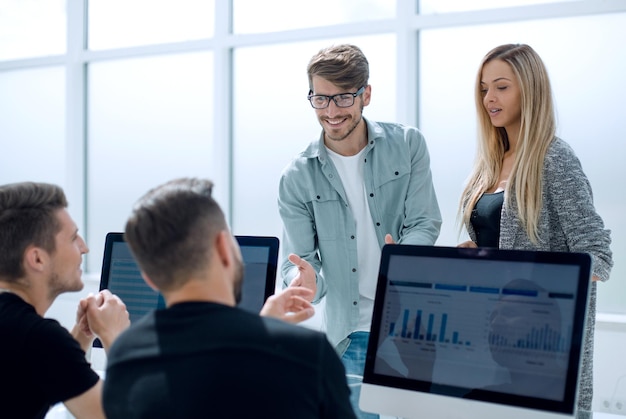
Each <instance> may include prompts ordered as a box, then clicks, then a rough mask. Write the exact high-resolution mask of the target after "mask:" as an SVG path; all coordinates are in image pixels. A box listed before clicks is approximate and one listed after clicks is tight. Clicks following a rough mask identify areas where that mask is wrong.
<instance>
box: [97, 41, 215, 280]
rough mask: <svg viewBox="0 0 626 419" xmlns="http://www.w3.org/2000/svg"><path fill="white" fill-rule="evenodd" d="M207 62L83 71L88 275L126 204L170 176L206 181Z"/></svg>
mask: <svg viewBox="0 0 626 419" xmlns="http://www.w3.org/2000/svg"><path fill="white" fill-rule="evenodd" d="M212 74H213V56H212V54H210V53H198V54H180V55H179V54H177V55H172V56H166V57H156V58H153V57H151V58H141V59H133V60H123V61H116V62H102V63H97V64H92V65H91V66H90V67H89V80H90V86H89V105H88V110H89V115H88V120H89V123H88V132H89V146H88V156H87V158H88V161H87V167H88V174H87V190H88V191H89V196H88V198H87V205H88V206H87V226H88V232H89V239H88V240H89V246H90V248H91V252H89V254H88V255H87V256H88V269H89V271H90V272H99V271H100V268H101V262H102V251H103V245H104V237H105V235H106V233H107V232H109V231H123V229H124V226H125V223H126V219H127V217H128V214H129V213H130V210H131V207H132V204H133V203H134V202H135V201H136V200H137V199H138V198H139V197H140V196H141V195H143V194H144V193H145V192H146V191H148V189H150V188H152V187H154V186H156V185H157V184H160V183H163V182H165V181H167V180H170V179H172V178H175V177H180V176H202V177H212V176H211V167H210V161H211V160H210V158H211V155H212V148H213V143H212V141H211V138H212V127H213V119H212V115H213V81H212V80H213V79H212Z"/></svg>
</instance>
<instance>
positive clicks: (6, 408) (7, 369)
mask: <svg viewBox="0 0 626 419" xmlns="http://www.w3.org/2000/svg"><path fill="white" fill-rule="evenodd" d="M0 337H1V339H2V340H1V342H0V360H2V367H1V369H0V371H1V372H0V417H3V418H5V417H6V418H43V417H44V416H45V415H46V413H47V412H48V409H49V408H50V406H52V405H54V404H56V403H59V402H63V401H66V400H69V399H71V398H73V397H76V396H78V395H80V394H82V393H84V392H85V391H87V390H89V389H90V388H91V387H93V386H94V385H95V384H96V383H97V382H98V380H99V377H98V374H96V373H95V372H94V371H93V370H92V369H91V367H90V365H89V363H88V362H87V360H86V359H85V352H84V351H83V350H82V349H81V347H80V345H79V344H78V342H77V341H76V339H74V338H73V337H72V335H71V334H70V333H69V332H68V331H67V329H65V328H64V327H63V326H61V325H60V324H59V322H57V321H56V320H52V319H45V318H43V317H41V316H40V315H39V314H37V312H36V311H35V309H34V307H33V306H31V305H30V304H28V303H26V302H25V301H24V300H22V299H21V298H20V297H18V296H17V295H15V294H12V293H8V292H3V293H0Z"/></svg>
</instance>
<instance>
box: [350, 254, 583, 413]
mask: <svg viewBox="0 0 626 419" xmlns="http://www.w3.org/2000/svg"><path fill="white" fill-rule="evenodd" d="M590 269H591V257H590V256H589V255H588V254H582V253H551V252H530V251H514V250H498V249H463V248H456V247H437V246H410V245H386V246H384V247H383V250H382V256H381V263H380V271H379V278H378V286H377V290H376V299H375V302H374V312H373V320H372V328H371V335H370V341H369V346H368V350H367V358H366V364H365V371H364V377H363V386H362V389H361V395H360V405H361V407H362V409H363V410H364V411H369V412H376V413H381V414H386V415H395V416H400V417H403V418H424V417H428V418H430V419H437V418H476V417H480V418H499V419H500V418H507V419H516V418H533V419H539V418H567V417H572V418H573V417H575V415H576V397H577V387H578V379H579V369H580V357H581V347H582V343H583V335H584V330H585V319H586V311H587V298H588V292H589V291H588V290H589V284H590V281H591V271H590Z"/></svg>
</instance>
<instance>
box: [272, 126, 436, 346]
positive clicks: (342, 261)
mask: <svg viewBox="0 0 626 419" xmlns="http://www.w3.org/2000/svg"><path fill="white" fill-rule="evenodd" d="M365 122H366V123H367V133H368V143H367V146H366V150H365V168H364V172H363V177H364V182H365V191H366V194H367V197H368V199H369V201H368V204H369V209H370V213H371V215H372V223H373V224H374V228H375V231H376V236H377V238H378V244H379V245H380V246H381V247H382V246H383V245H384V238H385V234H387V233H389V234H391V235H392V236H393V239H394V240H395V242H396V243H401V244H421V245H433V244H434V243H435V241H436V240H437V237H438V236H439V230H440V227H441V213H440V211H439V205H438V204H437V198H436V195H435V189H434V187H433V182H432V175H431V171H430V157H429V154H428V148H427V146H426V142H425V140H424V137H423V135H422V134H421V133H420V132H419V130H417V129H416V128H413V127H407V126H403V125H400V124H392V123H376V122H372V121H368V120H365ZM278 207H279V212H280V216H281V217H282V220H283V227H284V231H283V239H282V243H281V249H282V262H281V273H282V278H283V286H284V287H286V286H288V285H289V283H290V282H291V280H292V279H293V278H294V276H295V275H296V273H297V269H296V268H294V266H293V265H292V264H291V262H289V260H287V256H288V255H289V254H290V253H295V254H297V255H299V256H300V257H302V258H304V259H306V260H307V261H308V262H309V263H310V264H311V265H312V266H313V268H314V269H315V271H316V272H317V293H316V295H315V298H314V300H313V302H314V303H315V302H319V301H320V299H321V298H323V297H326V312H325V316H324V319H323V323H324V326H325V330H326V333H327V335H328V338H329V340H330V342H331V343H332V344H333V345H337V344H338V343H339V342H340V341H342V340H343V339H345V338H346V337H347V336H348V335H349V334H350V333H351V332H353V331H354V330H356V327H357V322H358V320H359V307H358V304H359V303H358V302H359V282H358V281H359V272H358V271H357V243H356V241H357V240H358V237H356V224H355V220H354V218H353V217H352V212H351V210H350V207H349V206H348V201H347V199H346V194H345V191H344V189H343V185H342V183H341V179H340V178H339V175H338V173H337V170H336V169H335V166H334V165H333V163H332V161H331V160H330V158H329V157H328V153H327V152H326V148H325V147H324V134H323V133H322V134H321V135H320V138H319V139H318V140H316V141H314V142H312V143H311V144H310V145H309V146H308V147H307V148H306V150H304V151H303V152H302V153H300V154H299V155H298V156H297V157H296V158H295V159H294V160H293V161H292V162H291V163H290V164H289V165H288V166H287V167H286V168H285V170H284V171H283V173H282V176H281V179H280V186H279V193H278Z"/></svg>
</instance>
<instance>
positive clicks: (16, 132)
mask: <svg viewBox="0 0 626 419" xmlns="http://www.w3.org/2000/svg"><path fill="white" fill-rule="evenodd" d="M0 92H2V93H1V94H0V147H1V150H2V151H1V152H0V185H1V184H5V183H13V182H23V181H37V182H49V183H55V184H57V185H60V186H62V187H65V186H66V170H67V166H68V164H67V160H66V151H65V70H64V68H63V67H49V68H38V69H31V70H19V71H17V70H16V71H7V72H2V73H0ZM70 205H71V206H72V209H75V210H76V211H80V208H81V203H80V202H74V203H72V202H70Z"/></svg>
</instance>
